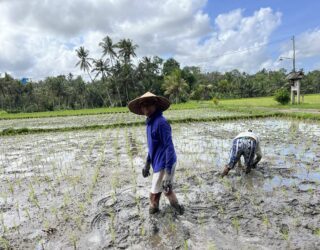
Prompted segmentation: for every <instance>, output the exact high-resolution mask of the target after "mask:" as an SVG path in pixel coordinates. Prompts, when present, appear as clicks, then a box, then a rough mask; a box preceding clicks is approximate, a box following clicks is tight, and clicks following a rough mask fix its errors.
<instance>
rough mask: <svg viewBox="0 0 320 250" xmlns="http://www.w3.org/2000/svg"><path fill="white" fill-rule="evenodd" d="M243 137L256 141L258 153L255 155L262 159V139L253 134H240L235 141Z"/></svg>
mask: <svg viewBox="0 0 320 250" xmlns="http://www.w3.org/2000/svg"><path fill="white" fill-rule="evenodd" d="M243 137H250V138H253V139H254V140H255V141H256V151H255V154H256V155H257V157H260V158H261V157H262V152H261V147H260V138H259V137H258V136H257V135H256V134H255V133H253V132H249V131H247V132H241V133H240V134H238V135H237V136H236V137H235V138H234V139H237V138H243Z"/></svg>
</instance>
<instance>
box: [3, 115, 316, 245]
mask: <svg viewBox="0 0 320 250" xmlns="http://www.w3.org/2000/svg"><path fill="white" fill-rule="evenodd" d="M172 128H173V139H174V144H175V147H176V151H177V155H178V165H177V170H176V183H175V189H176V193H177V196H178V198H179V200H180V202H181V203H183V204H184V206H185V208H186V211H185V213H184V215H177V214H176V213H175V211H173V210H172V209H171V208H170V206H169V205H168V202H167V201H166V200H165V198H164V197H162V199H161V212H160V213H159V214H157V215H155V216H149V214H148V190H149V186H150V183H151V178H147V179H144V178H142V176H141V173H140V171H141V166H142V165H143V161H144V159H145V156H146V149H145V145H146V141H145V134H144V133H145V130H144V128H143V127H133V128H126V129H125V128H124V129H114V130H99V131H81V132H76V133H54V134H42V135H27V136H17V137H4V138H1V140H2V143H1V146H0V152H1V158H0V163H1V166H2V167H1V175H0V178H1V189H0V194H1V197H0V209H1V210H0V211H1V214H0V215H1V216H0V230H1V231H0V232H1V235H2V237H3V239H4V240H5V241H7V242H8V244H9V245H10V246H12V247H13V248H20V249H21V248H23V249H28V248H31V249H74V248H79V249H102V248H115V249H124V248H130V249H187V248H188V249H319V248H320V187H319V181H320V172H319V166H320V126H319V123H306V122H298V121H291V120H282V119H281V120H275V119H261V120H243V121H237V122H223V123H219V122H208V123H190V124H175V125H173V126H172ZM249 128H252V129H253V130H254V131H256V132H257V133H258V134H259V135H260V137H261V145H262V151H263V155H264V156H263V160H262V161H261V163H260V164H259V165H258V167H257V169H255V170H253V171H252V172H251V173H250V174H248V175H246V174H244V173H243V171H242V170H241V169H240V168H239V169H236V171H232V172H231V173H230V175H229V176H228V177H227V178H224V179H221V178H220V177H219V172H220V171H221V168H222V166H223V164H225V163H226V162H227V160H228V155H229V150H230V144H231V140H232V138H233V137H234V136H236V134H237V133H239V132H240V131H242V130H245V129H249ZM1 244H4V243H1Z"/></svg>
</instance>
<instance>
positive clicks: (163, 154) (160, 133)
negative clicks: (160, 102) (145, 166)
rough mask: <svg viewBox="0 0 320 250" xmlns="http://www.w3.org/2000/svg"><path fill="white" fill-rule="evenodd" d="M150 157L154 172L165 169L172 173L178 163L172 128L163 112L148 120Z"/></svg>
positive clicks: (157, 112) (148, 159) (148, 158)
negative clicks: (173, 167)
mask: <svg viewBox="0 0 320 250" xmlns="http://www.w3.org/2000/svg"><path fill="white" fill-rule="evenodd" d="M146 125H147V140H148V149H149V152H148V157H147V161H148V162H150V163H151V165H152V168H153V172H154V173H157V172H159V171H160V170H162V169H165V170H166V171H167V172H168V173H171V169H172V166H173V165H174V163H175V162H176V161H177V156H176V152H175V150H174V146H173V143H172V137H171V127H170V125H169V123H168V121H167V120H166V119H165V118H164V117H163V116H162V112H161V111H156V112H155V113H154V114H153V115H152V116H151V117H149V118H147V121H146Z"/></svg>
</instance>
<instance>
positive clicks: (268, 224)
mask: <svg viewBox="0 0 320 250" xmlns="http://www.w3.org/2000/svg"><path fill="white" fill-rule="evenodd" d="M262 223H263V225H265V226H266V227H267V228H269V226H270V221H269V218H268V217H267V216H266V215H265V214H264V215H262Z"/></svg>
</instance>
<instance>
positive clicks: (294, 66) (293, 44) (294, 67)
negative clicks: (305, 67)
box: [292, 36, 296, 72]
mask: <svg viewBox="0 0 320 250" xmlns="http://www.w3.org/2000/svg"><path fill="white" fill-rule="evenodd" d="M292 48H293V57H292V63H293V72H296V45H295V41H294V36H292Z"/></svg>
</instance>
